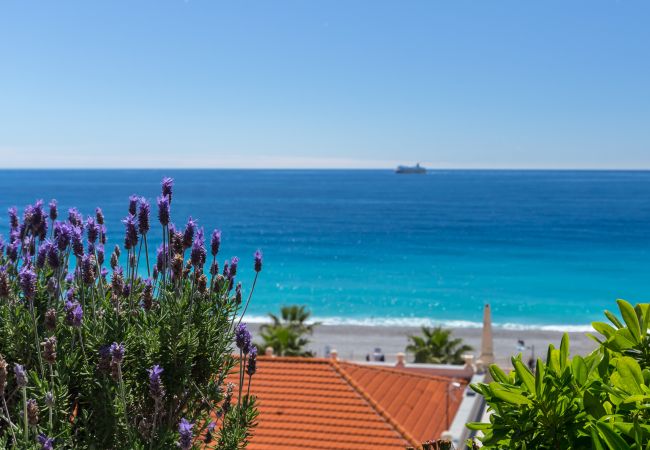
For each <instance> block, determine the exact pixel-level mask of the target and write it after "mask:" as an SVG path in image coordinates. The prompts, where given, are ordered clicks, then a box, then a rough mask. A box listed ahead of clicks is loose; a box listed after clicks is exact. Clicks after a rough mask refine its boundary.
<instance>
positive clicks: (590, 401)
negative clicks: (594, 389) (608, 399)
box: [583, 391, 607, 419]
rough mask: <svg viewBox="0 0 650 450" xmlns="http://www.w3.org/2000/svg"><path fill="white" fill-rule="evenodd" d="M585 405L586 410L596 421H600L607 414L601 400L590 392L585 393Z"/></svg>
mask: <svg viewBox="0 0 650 450" xmlns="http://www.w3.org/2000/svg"><path fill="white" fill-rule="evenodd" d="M583 404H584V406H585V410H586V411H587V412H588V413H589V414H591V416H592V417H594V418H595V419H600V418H601V417H603V416H604V415H605V414H607V412H606V411H605V408H603V404H602V402H601V401H600V399H599V398H598V397H596V396H595V395H594V394H592V393H591V392H590V391H585V394H584V397H583Z"/></svg>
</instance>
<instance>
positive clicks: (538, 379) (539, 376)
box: [535, 358, 546, 396]
mask: <svg viewBox="0 0 650 450" xmlns="http://www.w3.org/2000/svg"><path fill="white" fill-rule="evenodd" d="M545 368H546V366H545V365H544V363H543V362H542V360H541V359H540V358H537V366H536V367H535V392H536V393H537V395H538V396H541V395H542V392H543V390H544V373H545V372H546V370H545Z"/></svg>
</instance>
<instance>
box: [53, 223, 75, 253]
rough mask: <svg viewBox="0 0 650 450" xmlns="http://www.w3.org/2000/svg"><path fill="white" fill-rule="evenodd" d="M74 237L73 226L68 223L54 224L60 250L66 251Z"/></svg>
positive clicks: (56, 240)
mask: <svg viewBox="0 0 650 450" xmlns="http://www.w3.org/2000/svg"><path fill="white" fill-rule="evenodd" d="M71 239H72V227H71V226H70V225H68V224H67V223H60V222H56V223H55V224H54V242H55V243H56V246H57V247H58V248H59V250H60V251H62V252H63V251H65V249H66V248H68V245H70V240H71Z"/></svg>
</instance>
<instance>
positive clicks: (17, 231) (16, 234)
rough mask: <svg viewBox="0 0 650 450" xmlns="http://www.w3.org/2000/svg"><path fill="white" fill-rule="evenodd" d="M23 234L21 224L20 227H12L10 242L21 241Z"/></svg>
mask: <svg viewBox="0 0 650 450" xmlns="http://www.w3.org/2000/svg"><path fill="white" fill-rule="evenodd" d="M22 234H23V232H22V230H21V227H20V226H19V227H18V228H12V229H11V230H9V242H11V243H14V242H16V243H18V242H20V236H22Z"/></svg>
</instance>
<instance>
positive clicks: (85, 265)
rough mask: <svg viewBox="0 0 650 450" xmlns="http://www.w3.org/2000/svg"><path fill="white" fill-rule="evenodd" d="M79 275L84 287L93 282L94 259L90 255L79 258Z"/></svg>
mask: <svg viewBox="0 0 650 450" xmlns="http://www.w3.org/2000/svg"><path fill="white" fill-rule="evenodd" d="M81 275H82V279H83V282H84V283H85V284H86V285H91V284H93V283H94V282H95V276H96V275H95V257H94V256H92V255H84V256H83V257H82V258H81Z"/></svg>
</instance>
